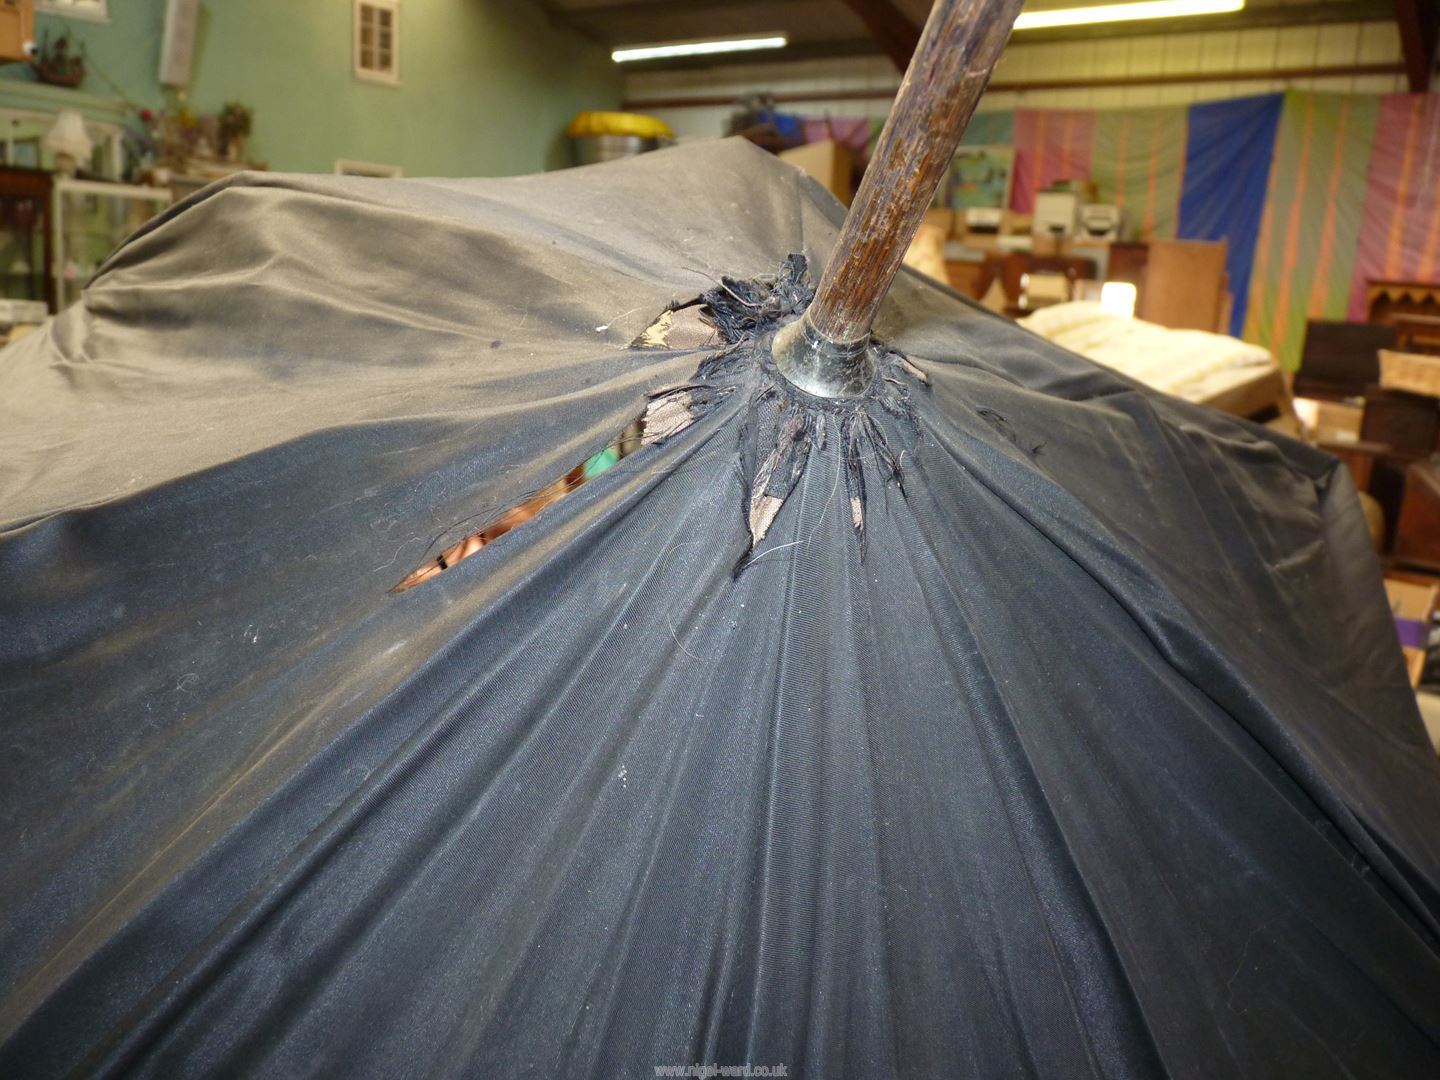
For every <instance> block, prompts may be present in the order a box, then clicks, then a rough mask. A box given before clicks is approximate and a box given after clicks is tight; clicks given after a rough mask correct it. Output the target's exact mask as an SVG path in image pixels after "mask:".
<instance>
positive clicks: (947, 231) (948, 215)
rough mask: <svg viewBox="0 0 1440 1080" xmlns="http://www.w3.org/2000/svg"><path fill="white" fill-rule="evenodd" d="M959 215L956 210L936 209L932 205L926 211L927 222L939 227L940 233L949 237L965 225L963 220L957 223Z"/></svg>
mask: <svg viewBox="0 0 1440 1080" xmlns="http://www.w3.org/2000/svg"><path fill="white" fill-rule="evenodd" d="M957 217H958V215H957V214H956V213H955V211H954V210H936V209H935V208H933V207H932V208H931V209H929V210H926V211H925V224H926V225H930V226H933V227H934V228H936V229H939V230H940V235H941V236H942V237H947V238H948V237H951V236H954V235H956V232H955V230H956V229H957V228H959V229H963V228H964V227H965V226H964V223H963V222H960V223H959V224H958V225H957V223H956V218H957Z"/></svg>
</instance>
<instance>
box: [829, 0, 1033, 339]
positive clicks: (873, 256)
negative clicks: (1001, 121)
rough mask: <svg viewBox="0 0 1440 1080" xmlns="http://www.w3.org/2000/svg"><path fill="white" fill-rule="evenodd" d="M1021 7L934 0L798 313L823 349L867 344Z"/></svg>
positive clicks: (999, 1)
mask: <svg viewBox="0 0 1440 1080" xmlns="http://www.w3.org/2000/svg"><path fill="white" fill-rule="evenodd" d="M1020 5H1021V0H936V3H935V6H934V7H933V8H932V9H931V11H930V20H929V21H928V22H927V23H926V24H925V32H924V33H923V34H922V35H921V37H920V45H919V47H918V48H917V49H916V50H915V58H914V59H913V60H912V61H911V63H910V68H909V70H908V71H906V73H905V80H904V81H903V82H902V83H901V84H900V91H899V93H897V94H896V95H895V104H894V106H893V107H892V108H891V110H890V117H889V119H888V120H886V121H885V129H884V131H882V132H881V133H880V141H879V142H878V143H877V144H876V146H875V153H874V155H873V156H872V157H871V159H870V165H869V167H868V168H867V169H866V170H865V177H864V179H862V180H861V181H860V190H859V192H858V193H856V196H855V201H854V203H853V204H852V205H851V207H850V213H849V215H848V216H847V217H846V218H845V225H844V227H843V228H842V229H841V230H840V238H839V240H838V241H837V242H836V244H835V250H834V251H833V252H832V253H831V255H830V262H829V265H827V266H826V268H825V273H824V276H823V277H822V278H821V279H820V288H819V290H818V291H817V292H816V295H815V301H814V303H812V304H811V305H810V309H809V311H807V312H806V315H805V317H806V319H807V320H808V321H809V323H810V325H811V326H812V327H813V328H814V329H815V330H816V331H817V332H818V333H819V334H821V335H822V336H823V337H825V338H827V339H828V340H830V341H834V342H840V343H850V342H856V341H863V340H865V339H866V338H867V337H868V336H869V334H870V325H871V323H873V322H874V321H875V314H876V312H878V311H879V310H880V303H881V301H883V300H884V299H885V294H886V293H887V292H888V291H889V289H890V283H891V282H892V281H894V280H895V275H896V273H897V272H898V271H899V269H900V264H901V262H902V261H903V260H904V258H905V250H906V248H908V247H909V246H910V241H911V240H913V239H914V238H915V232H916V230H917V229H918V228H919V227H920V221H921V219H922V218H923V217H924V215H925V210H926V208H927V207H928V206H929V205H930V200H931V199H932V198H933V197H934V195H935V189H936V188H937V187H939V186H940V181H941V179H942V178H943V177H944V175H945V170H946V169H947V168H948V167H949V165H950V162H951V160H952V159H953V158H954V156H955V147H956V146H957V145H958V144H959V142H960V136H961V135H963V134H964V132H965V125H966V124H968V123H969V122H970V116H971V114H973V113H974V111H975V105H976V103H977V102H979V100H980V95H981V94H982V93H984V91H985V84H986V83H988V82H989V81H990V73H991V71H993V70H994V68H995V62H996V61H997V60H999V59H1000V50H1001V49H1003V48H1004V47H1005V42H1006V40H1007V39H1008V38H1009V36H1010V29H1011V27H1012V26H1014V24H1015V16H1016V15H1018V14H1019V12H1020Z"/></svg>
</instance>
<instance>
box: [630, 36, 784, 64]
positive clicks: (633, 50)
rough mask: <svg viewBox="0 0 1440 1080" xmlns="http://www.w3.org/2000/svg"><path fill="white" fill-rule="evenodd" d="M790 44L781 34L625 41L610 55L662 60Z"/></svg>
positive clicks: (780, 47) (631, 58)
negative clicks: (654, 42)
mask: <svg viewBox="0 0 1440 1080" xmlns="http://www.w3.org/2000/svg"><path fill="white" fill-rule="evenodd" d="M787 44H789V38H787V37H786V36H785V35H784V34H765V35H763V36H760V37H734V38H716V39H713V40H709V41H670V42H666V43H664V44H661V45H627V46H625V47H624V48H623V49H616V50H614V51H613V52H612V53H611V54H610V59H611V60H614V61H615V63H617V64H626V63H630V62H631V61H633V60H661V59H664V58H665V57H669V56H705V55H707V54H709V53H732V52H749V51H751V50H752V49H783V48H784V47H785V46H786V45H787Z"/></svg>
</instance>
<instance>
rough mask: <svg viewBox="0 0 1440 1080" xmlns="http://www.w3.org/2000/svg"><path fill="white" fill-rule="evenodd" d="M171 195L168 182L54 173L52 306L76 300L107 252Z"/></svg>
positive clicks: (58, 307)
mask: <svg viewBox="0 0 1440 1080" xmlns="http://www.w3.org/2000/svg"><path fill="white" fill-rule="evenodd" d="M171 201H172V199H171V195H170V191H169V190H168V189H167V188H153V187H139V186H136V185H132V184H112V183H108V182H106V181H104V180H72V179H69V178H65V177H57V178H56V180H55V198H54V215H53V217H54V230H53V231H54V237H55V242H54V255H53V258H52V260H51V267H52V274H53V278H54V283H55V302H56V305H57V306H56V310H57V311H63V310H64V309H65V308H67V307H69V306H70V305H71V304H73V303H74V302H75V301H76V300H78V299H79V298H80V292H81V290H82V289H84V288H85V283H86V282H87V281H89V280H90V278H91V276H92V275H93V274H94V273H95V271H96V270H98V269H99V268H100V264H101V263H102V262H104V261H105V259H106V258H107V257H109V255H110V253H111V252H112V251H114V250H115V249H116V248H117V247H119V246H120V244H121V242H122V241H123V240H124V239H125V238H126V237H127V236H129V235H130V234H131V233H132V232H134V231H135V230H136V229H138V228H139V227H140V226H141V225H144V224H145V222H147V221H149V220H150V219H151V218H152V217H154V216H155V215H156V214H158V213H159V212H160V211H161V210H163V209H164V208H165V207H166V206H168V205H170V203H171Z"/></svg>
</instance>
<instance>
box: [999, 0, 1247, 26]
mask: <svg viewBox="0 0 1440 1080" xmlns="http://www.w3.org/2000/svg"><path fill="white" fill-rule="evenodd" d="M1244 6H1245V0H1138V2H1137V3H1131V4H1100V5H1097V6H1095V7H1072V8H1052V9H1050V10H1049V11H1022V12H1021V13H1020V17H1019V18H1018V19H1016V20H1015V29H1016V30H1038V29H1040V28H1042V27H1049V26H1084V25H1086V24H1088V23H1109V22H1130V21H1132V20H1137V19H1177V18H1180V17H1181V16H1184V15H1221V14H1224V13H1225V12H1227V11H1239V10H1240V9H1241V8H1243V7H1244Z"/></svg>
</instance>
